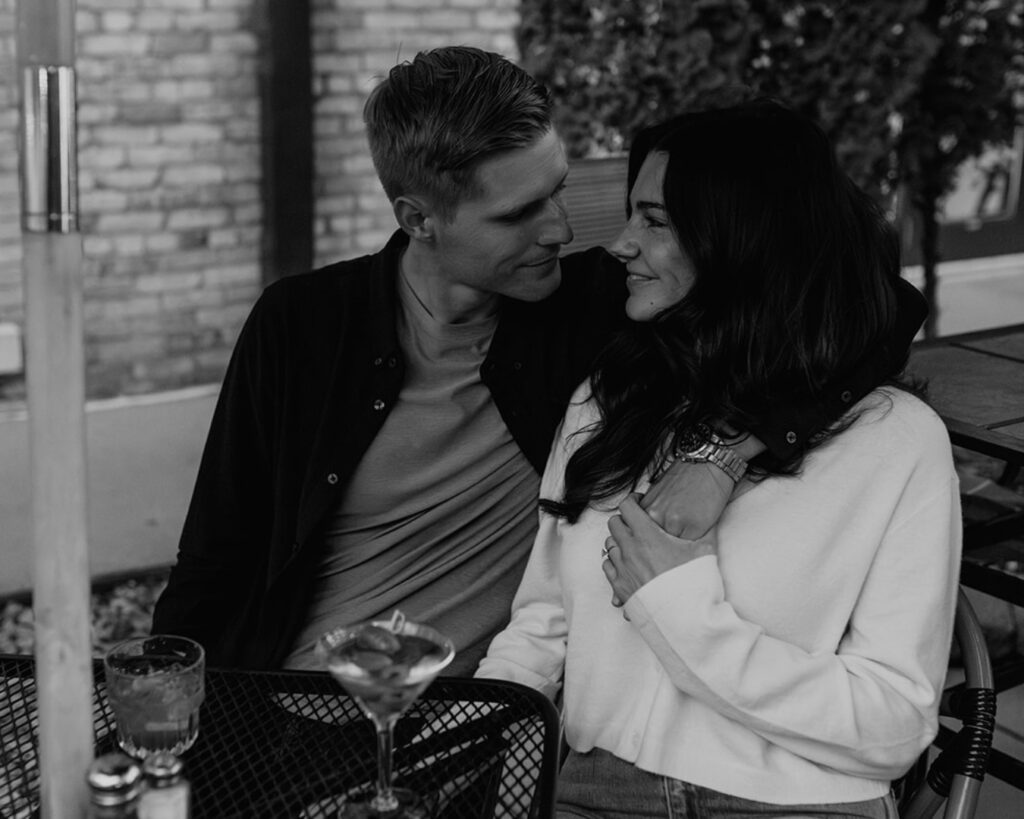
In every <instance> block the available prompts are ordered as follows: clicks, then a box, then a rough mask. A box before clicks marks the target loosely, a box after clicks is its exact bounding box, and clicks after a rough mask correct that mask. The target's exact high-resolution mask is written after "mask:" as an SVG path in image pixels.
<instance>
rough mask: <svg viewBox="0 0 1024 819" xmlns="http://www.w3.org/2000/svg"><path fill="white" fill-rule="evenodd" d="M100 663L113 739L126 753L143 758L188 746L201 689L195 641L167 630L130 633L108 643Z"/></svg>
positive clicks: (199, 658)
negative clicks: (127, 637) (147, 634)
mask: <svg viewBox="0 0 1024 819" xmlns="http://www.w3.org/2000/svg"><path fill="white" fill-rule="evenodd" d="M103 664H104V670H105V673H106V681H107V699H108V700H109V702H110V708H111V710H112V711H113V712H114V722H115V723H116V725H117V741H118V744H119V745H120V746H121V747H122V748H123V749H124V750H125V751H126V752H127V753H129V754H131V755H132V756H135V757H137V758H139V759H144V758H145V757H147V756H148V755H150V754H152V753H156V752H157V751H168V752H170V753H172V754H180V753H182V752H183V751H186V750H188V749H189V748H191V747H192V745H193V744H194V743H195V741H196V737H197V736H198V735H199V706H200V704H201V703H202V701H203V696H204V690H205V689H204V680H203V674H204V670H205V654H204V652H203V647H202V646H201V645H199V643H197V642H195V641H194V640H190V639H188V638H187V637H178V636H175V635H169V634H154V635H152V636H150V637H135V638H133V639H131V640H125V641H124V642H123V643H118V644H117V645H116V646H114V647H113V648H111V649H110V650H109V651H108V652H107V654H106V657H105V658H104V661H103Z"/></svg>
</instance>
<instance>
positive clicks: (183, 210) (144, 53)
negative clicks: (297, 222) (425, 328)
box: [0, 0, 518, 398]
mask: <svg viewBox="0 0 1024 819" xmlns="http://www.w3.org/2000/svg"><path fill="white" fill-rule="evenodd" d="M261 2H264V0H78V16H77V19H76V24H77V27H78V56H77V69H78V104H79V110H78V143H79V195H80V204H81V225H82V228H81V229H82V236H83V243H84V253H85V259H86V262H85V265H84V270H83V286H84V310H85V326H86V359H87V361H86V366H87V373H86V389H87V392H88V394H89V396H90V397H100V396H110V395H123V394H135V393H146V392H152V391H156V390H160V389H166V388H173V387H178V386H185V385H191V384H199V383H209V382H216V381H219V380H220V378H221V376H222V375H223V370H224V367H225V365H226V363H227V358H228V356H229V355H230V351H231V347H232V345H233V343H234V340H235V338H236V337H237V333H238V330H239V328H240V326H241V323H242V321H243V320H244V318H245V316H246V315H247V314H248V311H249V309H250V307H251V305H252V302H253V300H254V299H255V298H256V296H257V295H258V293H259V291H260V289H261V287H262V272H261V264H260V256H259V254H260V235H261V230H262V215H263V214H262V207H261V202H260V145H259V117H260V110H259V93H258V86H257V80H258V77H257V71H258V67H259V59H260V53H259V48H260V42H259V38H258V36H257V31H258V30H259V27H258V25H257V22H258V21H257V19H256V15H257V13H258V10H259V4H260V3H261ZM312 5H313V21H312V30H313V53H314V88H313V93H314V105H315V110H314V115H315V162H316V165H315V167H316V182H315V199H316V201H315V208H316V247H315V256H316V263H317V264H324V263H327V262H330V261H334V260H336V259H341V258H348V257H351V256H355V255H359V254H361V253H364V252H369V251H372V250H374V249H376V248H377V247H379V246H380V245H381V244H382V243H383V241H384V240H385V239H386V238H387V236H388V235H390V233H391V231H392V230H393V227H394V220H393V217H392V216H391V213H390V209H389V207H388V203H387V200H386V199H385V197H384V194H383V191H382V190H381V188H380V185H379V183H378V182H377V179H376V175H375V174H374V172H373V167H372V165H371V162H370V157H369V153H368V151H367V149H366V145H365V138H364V131H363V126H362V116H361V112H362V105H363V101H364V100H365V98H366V94H367V93H368V92H369V89H370V88H371V87H372V86H373V84H374V82H375V80H376V78H378V77H380V76H382V75H383V74H384V73H386V71H387V70H388V69H389V68H390V67H391V66H392V65H393V64H394V63H395V62H396V61H397V60H399V59H406V58H409V57H411V56H412V55H413V54H414V53H415V52H416V51H419V50H421V49H423V48H428V47H432V46H437V45H444V44H449V43H464V44H469V45H477V46H481V47H484V48H487V49H490V50H494V51H499V52H501V53H504V54H507V55H509V56H512V57H514V56H515V44H514V40H513V30H514V27H515V25H516V23H517V22H518V0H313V4H312ZM14 9H15V0H0V321H14V322H17V323H21V321H22V315H23V304H22V291H21V276H22V273H21V249H20V227H19V201H18V175H17V173H18V171H17V167H18V166H17V129H18V122H19V120H18V109H17V91H16V85H15V82H16V76H15V75H16V72H15V69H14V56H15V52H14V35H13V31H14ZM23 389H24V387H23V383H22V380H21V379H20V378H17V377H15V378H10V377H6V378H4V377H0V398H4V397H6V398H17V397H19V396H20V395H21V394H22V393H23Z"/></svg>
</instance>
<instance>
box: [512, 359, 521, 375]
mask: <svg viewBox="0 0 1024 819" xmlns="http://www.w3.org/2000/svg"><path fill="white" fill-rule="evenodd" d="M512 369H513V370H515V371H516V372H519V371H520V370H521V369H523V362H522V361H516V362H513V364H512Z"/></svg>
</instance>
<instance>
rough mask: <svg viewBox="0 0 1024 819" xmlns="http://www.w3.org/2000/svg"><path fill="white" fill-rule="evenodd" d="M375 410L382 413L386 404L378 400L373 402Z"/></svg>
mask: <svg viewBox="0 0 1024 819" xmlns="http://www.w3.org/2000/svg"><path fill="white" fill-rule="evenodd" d="M373 408H374V409H375V410H376V411H377V412H380V411H381V410H382V409H384V402H383V401H381V400H380V399H379V398H378V399H377V400H376V401H374V402H373Z"/></svg>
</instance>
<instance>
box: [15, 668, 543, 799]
mask: <svg viewBox="0 0 1024 819" xmlns="http://www.w3.org/2000/svg"><path fill="white" fill-rule="evenodd" d="M93 671H94V693H93V725H94V731H95V733H94V736H95V743H96V753H97V755H99V754H102V753H106V752H108V751H113V750H117V743H116V739H115V733H114V725H113V716H112V714H111V711H110V707H109V705H108V704H107V697H106V692H105V684H104V681H103V670H102V665H101V664H100V663H96V664H95V665H94V669H93ZM34 675H35V663H34V661H33V658H32V657H30V656H21V655H0V817H3V819H29V818H30V817H35V816H38V815H39V766H38V742H37V726H38V720H37V712H36V684H35V677H34ZM182 759H183V761H184V763H185V773H186V776H187V777H188V779H189V781H190V782H191V783H192V817H193V819H230V817H246V819H249V817H267V819H271V817H274V818H275V819H276V818H277V817H306V818H307V819H319V817H324V819H326V818H327V817H333V816H334V813H335V810H336V808H337V805H338V804H339V802H340V801H341V800H342V799H344V798H345V796H346V795H348V796H349V797H351V796H353V795H355V794H358V793H361V792H362V791H364V790H368V789H370V788H372V783H373V782H374V781H375V777H376V764H377V758H376V745H375V736H374V732H373V729H372V727H371V724H370V721H369V720H368V719H367V718H366V717H364V716H363V714H362V713H361V712H360V711H359V708H358V706H357V705H356V703H355V702H354V701H353V700H352V699H351V698H350V697H349V696H348V695H347V694H345V693H344V691H343V690H342V689H341V687H340V686H339V685H338V684H337V683H336V682H335V681H334V680H333V679H332V678H331V677H330V676H329V675H327V674H326V673H325V672H315V671H296V672H255V671H229V670H223V669H208V670H207V672H206V699H205V701H204V703H203V706H202V711H201V716H200V729H199V739H198V740H197V741H196V744H195V745H194V746H193V747H192V748H191V749H189V750H188V751H186V752H185V753H184V754H183V755H182ZM557 767H558V715H557V711H556V710H555V708H554V706H553V705H552V703H551V702H550V701H549V700H548V699H547V698H546V697H544V696H543V695H541V694H539V693H538V692H536V691H534V690H532V689H529V688H526V687H524V686H520V685H516V684H514V683H505V682H497V681H491V680H475V679H461V678H455V677H450V678H449V677H441V678H439V679H437V680H436V681H435V682H434V683H433V684H432V685H431V686H430V687H429V688H428V689H427V690H426V692H425V693H424V694H423V696H422V697H421V698H420V699H419V700H418V701H417V702H416V703H415V704H414V705H413V706H412V708H411V709H410V710H409V711H408V712H407V713H406V714H405V715H404V716H403V717H402V719H401V720H400V721H399V723H398V727H397V730H396V734H395V765H394V768H395V780H396V784H397V785H400V786H405V787H410V788H413V789H414V790H416V791H417V792H419V793H420V794H421V795H422V796H424V798H425V801H426V803H427V804H428V806H429V807H430V808H431V810H432V812H433V815H434V816H436V817H438V819H460V817H465V819H483V818H484V817H490V816H494V817H525V818H529V819H532V818H533V817H537V819H547V817H549V816H551V815H552V814H553V804H554V783H555V777H556V775H557ZM84 774H85V772H84V771H83V772H82V775H83V776H84Z"/></svg>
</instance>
